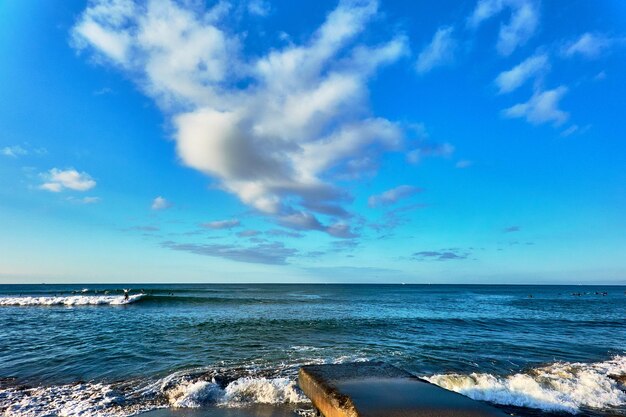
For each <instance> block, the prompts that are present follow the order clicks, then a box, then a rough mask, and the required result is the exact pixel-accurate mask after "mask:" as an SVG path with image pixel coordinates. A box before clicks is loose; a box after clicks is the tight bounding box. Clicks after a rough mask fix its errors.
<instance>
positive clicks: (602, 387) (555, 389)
mask: <svg viewBox="0 0 626 417" xmlns="http://www.w3.org/2000/svg"><path fill="white" fill-rule="evenodd" d="M425 379H426V380H428V381H430V382H432V383H434V384H437V385H439V386H441V387H443V388H446V389H449V390H452V391H456V392H458V393H461V394H464V395H466V396H468V397H470V398H473V399H475V400H483V401H489V402H492V403H496V404H502V405H512V406H517V407H527V408H536V409H541V410H544V411H553V412H554V411H556V412H559V411H561V412H563V411H564V412H568V413H578V412H580V411H581V410H584V409H593V408H595V409H604V408H608V407H620V406H624V405H626V392H625V391H624V389H625V388H626V387H625V386H624V383H625V382H626V356H615V357H614V358H612V359H611V360H608V361H605V362H597V363H591V364H585V363H568V362H556V363H552V364H549V365H546V366H543V367H538V368H534V369H531V370H529V371H528V372H526V373H517V374H513V375H508V376H497V375H492V374H487V373H472V374H469V375H461V374H438V375H433V376H430V377H425Z"/></svg>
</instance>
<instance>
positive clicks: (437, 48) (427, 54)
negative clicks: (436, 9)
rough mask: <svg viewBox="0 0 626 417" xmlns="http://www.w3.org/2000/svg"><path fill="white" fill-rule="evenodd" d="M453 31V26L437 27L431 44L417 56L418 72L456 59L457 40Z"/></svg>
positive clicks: (424, 71)
mask: <svg viewBox="0 0 626 417" xmlns="http://www.w3.org/2000/svg"><path fill="white" fill-rule="evenodd" d="M453 31H454V28H453V27H452V26H447V27H440V28H439V29H437V32H435V35H434V36H433V39H432V41H431V42H430V44H428V45H427V46H426V47H425V48H424V49H423V50H422V52H420V54H419V56H418V57H417V64H416V69H417V72H418V73H420V74H424V73H426V72H428V71H430V70H431V69H433V68H435V67H438V66H442V65H447V64H450V63H452V62H453V61H454V52H455V50H456V47H457V42H456V40H455V39H454V38H453V37H452V32H453Z"/></svg>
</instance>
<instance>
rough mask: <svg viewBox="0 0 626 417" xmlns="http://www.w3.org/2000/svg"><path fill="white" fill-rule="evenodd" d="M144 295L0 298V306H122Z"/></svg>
mask: <svg viewBox="0 0 626 417" xmlns="http://www.w3.org/2000/svg"><path fill="white" fill-rule="evenodd" d="M143 297H144V294H135V295H131V296H129V297H128V300H126V299H124V296H122V295H71V296H60V297H50V296H47V297H0V306H21V307H28V306H69V307H71V306H90V305H124V304H131V303H134V302H137V301H139V300H141V299H142V298H143Z"/></svg>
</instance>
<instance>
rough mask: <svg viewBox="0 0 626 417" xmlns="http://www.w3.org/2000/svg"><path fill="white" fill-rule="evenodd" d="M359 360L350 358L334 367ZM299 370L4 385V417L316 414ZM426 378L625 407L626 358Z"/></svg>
mask: <svg viewBox="0 0 626 417" xmlns="http://www.w3.org/2000/svg"><path fill="white" fill-rule="evenodd" d="M354 360H355V358H353V357H345V358H336V359H335V360H333V361H332V362H335V363H340V362H346V361H354ZM322 362H324V363H329V362H327V361H322ZM297 368H298V366H293V365H291V366H288V368H280V367H279V368H273V369H264V370H263V369H256V368H253V367H251V368H246V367H244V368H207V369H198V370H191V371H190V370H187V371H179V372H176V373H173V374H170V375H168V376H166V377H164V378H161V379H156V380H135V381H124V382H117V383H109V384H107V383H96V382H87V383H77V384H68V385H54V386H40V387H27V386H22V385H11V383H10V382H8V381H6V380H4V381H3V380H0V415H3V416H10V417H36V416H40V415H60V416H67V417H72V416H81V417H121V416H129V415H135V414H139V413H142V412H146V411H150V410H154V409H158V408H178V409H184V408H199V407H206V406H214V407H215V406H216V407H228V408H236V407H248V406H254V405H256V404H270V405H283V406H288V407H291V408H292V409H294V410H296V411H298V413H299V414H309V413H308V411H310V410H311V403H310V401H309V400H308V398H306V396H304V394H303V393H302V391H301V390H300V389H299V388H298V386H297V384H296V381H295V375H296V371H297ZM424 378H425V379H426V380H428V381H430V382H432V383H435V384H437V385H439V386H442V387H443V388H446V389H450V390H453V391H456V392H459V393H461V394H464V395H467V396H468V397H470V398H473V399H476V400H483V401H489V402H492V403H496V404H501V405H509V406H517V407H526V408H534V409H540V410H543V411H546V412H567V413H579V412H581V411H583V412H584V411H585V410H590V409H607V408H611V407H623V406H625V405H626V392H624V389H625V387H624V385H623V384H624V382H626V356H616V357H614V358H613V359H611V360H608V361H605V362H598V363H590V364H585V363H567V362H556V363H552V364H549V365H546V366H543V367H538V368H534V369H530V370H529V371H527V372H526V373H518V374H514V375H508V376H496V375H492V374H486V373H482V374H481V373H472V374H469V375H461V374H437V375H432V376H428V377H424Z"/></svg>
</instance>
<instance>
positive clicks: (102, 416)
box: [0, 383, 146, 417]
mask: <svg viewBox="0 0 626 417" xmlns="http://www.w3.org/2000/svg"><path fill="white" fill-rule="evenodd" d="M122 399H123V398H121V397H120V395H119V394H118V393H116V392H115V391H114V390H113V389H112V388H111V386H109V385H106V384H90V383H87V384H77V385H55V386H51V387H38V388H29V389H10V388H9V389H0V405H6V408H5V407H1V408H0V410H2V408H4V413H3V414H2V415H3V416H6V417H39V416H45V415H55V416H63V417H65V416H81V417H96V416H97V417H114V416H118V415H120V413H119V411H120V409H119V407H117V406H116V405H117V403H118V402H120V401H121V400H122ZM129 411H130V410H129ZM133 411H134V412H133ZM133 411H131V412H130V414H134V413H136V412H140V411H146V410H141V409H136V410H133ZM125 414H126V415H128V414H129V413H128V412H126V413H125Z"/></svg>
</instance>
